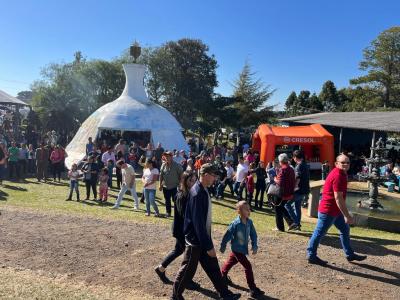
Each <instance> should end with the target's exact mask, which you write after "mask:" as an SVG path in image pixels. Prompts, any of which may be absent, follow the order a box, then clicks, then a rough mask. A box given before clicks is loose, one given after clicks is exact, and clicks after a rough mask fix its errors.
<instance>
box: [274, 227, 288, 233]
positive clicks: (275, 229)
mask: <svg viewBox="0 0 400 300" xmlns="http://www.w3.org/2000/svg"><path fill="white" fill-rule="evenodd" d="M272 231H280V232H285V230H280V229H279V228H277V227H275V228H272Z"/></svg>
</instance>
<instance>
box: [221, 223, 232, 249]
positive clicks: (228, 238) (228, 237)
mask: <svg viewBox="0 0 400 300" xmlns="http://www.w3.org/2000/svg"><path fill="white" fill-rule="evenodd" d="M234 232H235V227H234V224H233V222H232V223H231V224H230V225H229V227H228V229H227V230H226V232H225V234H224V237H223V238H222V242H221V246H220V248H219V251H221V253H224V252H225V250H226V244H227V243H228V242H230V241H232V239H233V234H234Z"/></svg>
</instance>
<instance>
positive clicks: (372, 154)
mask: <svg viewBox="0 0 400 300" xmlns="http://www.w3.org/2000/svg"><path fill="white" fill-rule="evenodd" d="M374 146H375V131H373V132H372V142H371V148H373V147H374ZM373 157H374V150H372V149H371V154H370V158H373Z"/></svg>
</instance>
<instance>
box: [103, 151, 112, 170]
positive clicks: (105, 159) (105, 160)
mask: <svg viewBox="0 0 400 300" xmlns="http://www.w3.org/2000/svg"><path fill="white" fill-rule="evenodd" d="M110 159H111V160H112V161H113V162H114V164H115V154H114V152H111V154H110V153H108V151H106V152H104V153H103V156H102V157H101V161H102V162H103V164H104V165H106V166H107V162H108V160H110Z"/></svg>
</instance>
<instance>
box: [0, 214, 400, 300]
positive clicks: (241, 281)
mask: <svg viewBox="0 0 400 300" xmlns="http://www.w3.org/2000/svg"><path fill="white" fill-rule="evenodd" d="M220 239H221V232H214V241H220ZM307 240H308V237H304V236H302V235H291V234H277V235H275V234H274V233H270V234H268V236H265V235H261V236H260V242H259V245H260V252H259V254H257V256H256V257H255V258H251V260H252V263H253V264H254V265H253V267H254V272H255V277H256V283H258V285H259V286H260V287H261V288H262V289H264V290H265V291H266V293H267V295H268V297H265V299H270V298H269V297H271V298H278V299H289V298H290V299H293V298H295V299H300V298H306V299H324V298H333V297H334V298H335V299H348V298H353V299H354V298H356V299H398V297H399V296H398V295H399V294H400V275H399V271H400V259H399V258H400V245H399V243H397V242H391V241H387V240H379V241H371V240H363V241H355V242H354V243H353V246H354V248H355V250H356V251H358V252H359V253H365V254H368V255H369V257H368V259H367V260H366V262H365V263H362V264H349V263H348V262H347V261H346V260H345V258H344V255H343V254H342V251H341V249H340V246H339V241H338V238H337V237H330V238H327V239H326V240H325V241H324V245H322V246H321V249H320V255H321V257H322V258H326V259H329V261H330V262H331V264H330V266H329V267H327V268H322V267H318V266H309V265H308V264H307V263H306V261H305V251H304V250H305V247H306V243H307ZM173 242H174V241H173V239H172V238H171V237H170V230H169V228H168V227H166V226H157V225H151V224H136V223H129V222H121V221H106V220H98V219H93V218H82V217H76V216H68V215H61V214H42V213H38V212H33V211H26V210H16V209H10V208H8V209H6V210H3V211H2V214H1V216H0V258H1V259H0V267H2V268H15V269H23V270H25V269H26V270H33V271H41V272H43V273H44V274H49V275H63V276H66V277H67V278H69V279H72V280H73V281H79V282H85V283H86V284H88V285H91V286H110V287H118V288H121V289H123V290H126V291H132V290H135V291H136V292H143V293H145V294H147V295H151V296H154V298H160V297H161V298H167V297H168V296H169V295H170V291H171V286H165V285H163V284H162V283H160V281H159V280H158V279H157V278H156V276H155V274H154V271H153V267H154V266H155V265H157V264H158V263H159V262H160V260H161V259H162V257H163V256H164V255H165V254H166V253H167V252H168V251H169V250H170V249H172V245H173ZM377 242H379V243H380V245H379V244H378V243H377ZM224 258H225V255H221V254H219V259H220V263H222V260H223V259H224ZM179 262H180V260H178V261H176V262H174V263H173V264H172V265H171V267H170V268H169V269H168V271H167V274H169V277H170V278H171V279H172V278H173V276H174V274H175V273H176V271H177V268H178V265H179ZM230 275H231V278H232V279H233V281H234V282H235V283H237V284H238V287H237V289H234V290H242V294H243V296H244V297H242V298H244V299H246V297H247V296H248V294H247V290H246V288H247V287H246V281H245V278H244V272H243V271H242V269H241V267H240V266H237V267H235V268H234V269H233V270H232V272H231V274H230ZM195 280H196V281H198V282H199V283H200V284H201V286H202V289H201V291H197V292H191V291H187V292H185V296H186V298H187V299H208V298H209V297H215V294H214V293H213V292H212V291H213V288H212V286H211V285H210V282H209V281H208V279H207V278H206V276H205V273H204V272H203V271H202V270H201V268H200V267H199V271H198V272H197V274H196V277H195ZM0 286H1V283H0Z"/></svg>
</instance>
